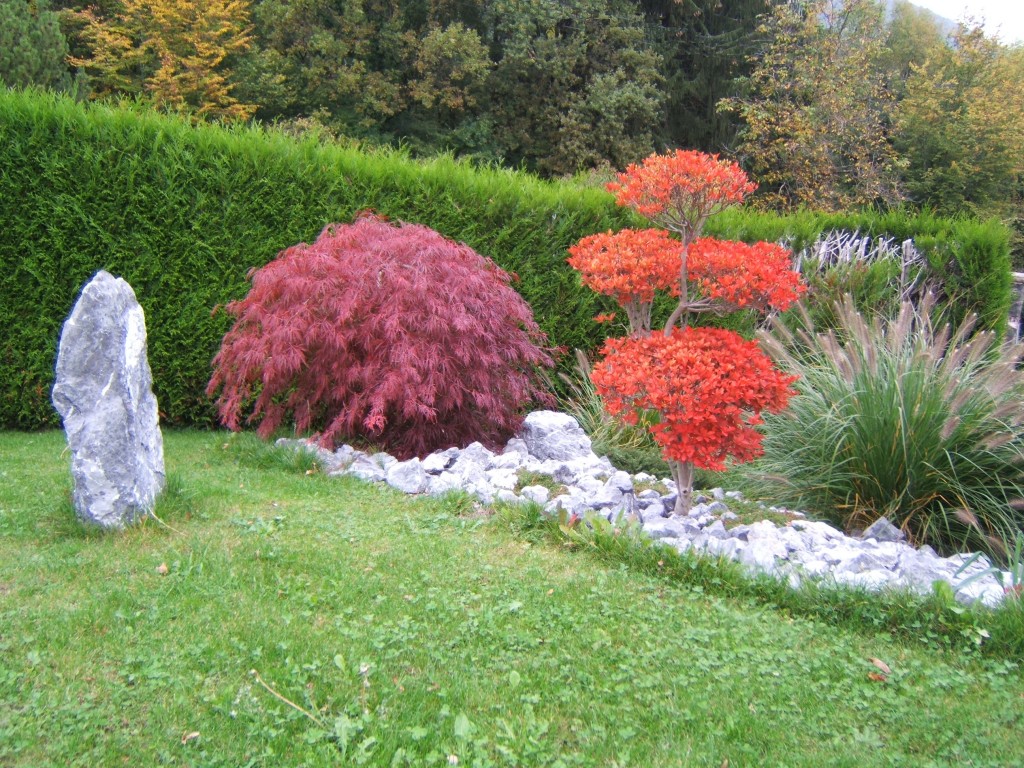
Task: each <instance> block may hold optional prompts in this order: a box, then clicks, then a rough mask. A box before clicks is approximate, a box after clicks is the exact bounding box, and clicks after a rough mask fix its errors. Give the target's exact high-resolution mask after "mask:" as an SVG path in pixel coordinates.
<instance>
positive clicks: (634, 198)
mask: <svg viewBox="0 0 1024 768" xmlns="http://www.w3.org/2000/svg"><path fill="white" fill-rule="evenodd" d="M618 179H619V180H618V181H617V182H611V183H610V184H608V187H607V188H608V191H610V192H613V193H614V194H615V201H616V202H617V203H618V204H619V205H623V206H629V207H631V208H635V209H636V210H637V211H638V212H639V213H641V214H642V215H644V216H646V217H647V218H649V219H652V220H655V221H657V222H658V223H660V224H662V225H664V226H665V227H667V228H668V229H671V230H674V231H676V232H679V233H680V234H682V235H683V241H684V242H685V243H689V241H690V240H691V239H692V238H693V237H696V236H697V235H698V234H699V233H700V230H701V228H702V227H703V225H704V222H705V221H706V220H707V218H708V216H711V215H712V214H715V213H718V212H719V211H721V210H723V209H725V208H727V207H729V206H730V205H735V204H737V203H741V202H743V199H744V198H745V197H746V196H747V195H749V194H750V193H751V192H753V191H754V190H755V189H756V188H757V185H756V184H754V183H753V182H752V181H750V180H749V179H748V178H747V175H746V173H744V172H743V169H742V168H740V167H739V166H738V165H737V164H736V163H734V162H731V161H729V160H720V159H719V158H718V155H709V154H707V153H705V152H697V151H694V150H682V149H677V150H676V151H675V152H673V153H669V154H666V155H658V154H654V155H651V156H650V157H648V158H646V159H645V160H644V161H643V163H641V164H640V165H637V164H636V163H633V164H632V165H630V166H628V167H627V168H626V170H625V171H624V172H623V173H620V174H619V175H618Z"/></svg>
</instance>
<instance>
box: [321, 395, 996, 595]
mask: <svg viewBox="0 0 1024 768" xmlns="http://www.w3.org/2000/svg"><path fill="white" fill-rule="evenodd" d="M581 434H582V431H581V430H580V429H579V426H578V425H577V424H576V422H575V420H573V419H572V418H571V417H569V416H567V415H565V414H555V413H552V412H550V411H545V412H540V413H539V415H538V414H531V415H530V416H529V417H527V419H526V423H525V424H524V427H523V430H522V432H520V434H519V435H518V436H517V437H515V438H513V439H512V440H510V441H509V444H508V445H507V446H506V448H505V450H504V451H503V452H502V453H500V454H494V453H492V452H491V451H489V450H487V449H486V448H484V447H483V446H481V445H480V444H479V443H474V444H472V445H470V446H468V447H466V448H464V449H462V450H460V449H458V448H449V449H447V450H445V451H439V452H437V453H434V454H431V455H430V456H427V457H425V458H424V459H423V460H422V462H419V461H417V460H413V461H412V462H403V463H402V464H395V463H394V459H392V458H391V457H389V456H387V455H386V454H383V455H382V454H377V455H376V456H375V457H374V458H373V459H371V458H370V457H369V456H367V455H366V454H362V453H361V452H359V451H354V452H353V449H351V448H349V447H348V446H343V447H342V448H341V449H339V451H338V462H337V466H338V469H337V470H336V471H337V472H338V473H347V474H354V475H357V476H359V477H363V478H366V479H375V480H384V479H385V477H384V474H385V472H384V470H382V469H381V467H382V466H384V465H388V463H389V461H390V463H391V469H390V470H388V471H387V473H386V474H387V481H388V482H389V483H390V484H391V485H394V486H396V487H399V484H398V483H397V482H396V480H397V479H398V477H399V476H400V473H401V476H402V477H404V476H405V474H404V473H406V472H410V473H413V474H414V477H413V479H412V480H410V481H409V483H408V486H407V487H408V491H409V492H410V493H418V492H426V493H431V494H437V493H444V492H445V491H448V490H452V489H456V488H458V489H462V490H465V491H467V492H469V493H471V494H474V495H475V496H477V498H479V499H480V500H481V501H482V502H484V503H491V502H492V501H494V500H500V501H504V502H526V501H531V502H535V503H539V504H543V505H544V508H545V510H546V511H547V513H548V514H551V515H559V514H563V513H564V514H566V515H569V516H576V517H580V518H583V519H585V520H586V519H591V516H600V517H602V518H604V519H606V520H609V521H617V520H627V521H633V522H634V523H635V524H637V525H640V526H641V527H642V530H643V531H644V532H645V533H646V534H647V535H648V536H649V537H650V538H652V539H656V540H658V541H659V543H660V544H662V545H664V546H671V547H674V548H675V549H677V550H678V551H680V552H685V551H688V550H692V551H694V552H698V553H704V554H707V555H711V556H715V557H728V558H731V559H734V560H737V561H738V562H740V563H742V564H743V565H744V566H745V567H747V568H749V569H750V570H751V571H756V572H759V573H768V574H771V575H773V576H776V577H777V578H780V579H783V580H785V581H786V582H787V583H788V584H790V585H792V586H794V587H795V586H798V585H799V584H800V583H801V582H803V581H804V580H807V579H813V580H815V581H817V582H818V583H819V584H822V585H825V586H828V585H830V584H831V585H848V586H853V587H858V588H863V589H867V590H871V591H878V590H883V589H903V590H910V591H914V592H918V593H922V594H927V593H930V592H931V591H932V584H933V582H935V581H936V580H943V581H946V582H948V583H950V584H951V585H952V586H953V590H954V593H955V595H956V597H957V599H958V600H960V601H962V602H975V601H981V602H982V603H984V604H985V605H995V604H997V603H999V602H1000V601H1001V600H1002V599H1003V597H1004V594H1005V593H1004V590H1003V587H1002V584H1001V583H1000V578H1001V579H1002V580H1003V581H1004V582H1005V581H1006V577H1007V576H1008V574H1005V573H1000V574H998V577H997V573H995V572H988V573H985V571H986V569H990V571H991V566H990V564H989V563H988V561H987V560H985V559H984V558H980V559H977V560H975V561H974V562H972V564H971V565H970V566H969V567H968V568H966V569H963V570H962V571H960V569H961V566H962V565H963V564H964V563H965V562H966V561H967V559H968V556H966V555H956V556H954V557H950V558H942V557H939V556H938V555H937V554H936V553H935V552H934V551H933V550H932V549H931V548H930V547H921V548H919V549H915V548H914V547H912V546H910V545H909V544H907V543H906V540H905V538H904V536H903V534H902V532H901V531H900V530H899V529H898V528H896V527H895V526H893V525H892V524H891V523H889V521H887V520H885V519H884V518H882V519H880V520H878V521H877V522H876V523H874V524H873V525H871V526H870V527H869V528H868V529H867V531H865V532H864V534H863V537H862V538H854V537H851V536H847V535H846V534H844V533H843V532H842V531H840V530H837V529H836V528H834V527H833V526H831V525H829V524H828V523H825V522H821V521H814V520H807V519H804V517H803V515H802V513H800V512H796V511H794V510H781V509H779V508H776V507H766V508H765V509H766V510H770V511H774V512H782V511H784V512H786V513H787V515H788V516H789V517H791V518H795V519H793V520H792V521H791V522H790V523H789V524H788V525H785V526H776V525H775V524H774V523H772V522H770V521H768V520H761V521H758V522H755V523H752V524H750V525H733V526H732V527H729V526H728V525H727V523H731V522H732V521H733V520H735V519H736V515H735V514H734V513H733V512H732V510H731V509H730V508H729V504H730V502H733V501H743V496H742V494H741V493H739V492H736V491H723V490H722V489H721V488H714V489H712V490H710V491H705V492H703V493H702V494H699V495H695V503H694V505H693V507H692V508H691V509H690V513H689V515H687V516H675V515H672V514H671V510H672V509H673V507H674V502H675V485H674V484H673V483H672V481H671V480H667V479H664V480H661V481H660V486H662V487H664V488H665V489H666V493H663V494H662V493H659V492H658V491H656V490H653V489H646V490H642V491H640V492H639V493H634V489H635V488H636V486H637V485H639V484H641V483H647V484H649V483H650V482H651V481H652V480H655V478H652V477H651V476H650V475H635V476H630V475H629V474H628V473H626V472H621V471H617V470H616V469H615V467H613V466H612V465H611V463H610V462H609V461H608V459H607V458H601V457H598V456H595V455H594V454H593V452H592V451H591V449H590V443H589V440H587V441H586V443H584V442H583V441H582V440H581V439H580V435H581ZM584 437H585V436H584ZM353 456H354V458H353ZM383 457H386V458H383ZM414 464H415V466H417V467H418V468H417V469H416V470H412V469H407V468H406V467H407V466H413V465H414ZM368 467H375V468H376V471H375V472H371V471H367V468H368ZM520 471H524V472H529V473H531V474H542V475H547V476H550V477H551V479H552V481H553V482H554V483H557V484H558V485H562V486H564V487H565V492H564V493H563V492H559V493H558V494H556V495H554V496H553V497H551V496H550V495H549V492H548V489H547V488H545V487H543V486H539V485H527V486H525V487H522V488H520V489H519V490H518V492H517V491H516V490H515V489H516V486H517V483H513V479H514V478H516V476H517V474H518V473H519V472H520ZM420 472H423V473H424V476H425V477H426V478H427V482H426V485H425V488H421V484H420V474H419V473H420ZM958 571H960V572H959V573H958ZM974 575H978V578H974V579H972V578H971V577H972V576H974Z"/></svg>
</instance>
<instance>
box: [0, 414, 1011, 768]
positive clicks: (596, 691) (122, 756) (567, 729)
mask: <svg viewBox="0 0 1024 768" xmlns="http://www.w3.org/2000/svg"><path fill="white" fill-rule="evenodd" d="M165 441H166V457H167V467H168V471H169V473H170V475H171V477H172V480H173V481H174V486H173V487H174V488H176V489H177V490H176V493H175V494H173V495H172V497H171V498H169V499H168V501H167V503H166V504H164V505H163V506H162V508H161V510H160V513H161V517H162V520H163V522H164V523H165V525H161V524H158V523H156V522H154V521H148V522H147V523H146V524H144V525H141V526H138V527H135V528H133V529H131V530H128V531H126V532H123V533H120V534H116V535H111V534H99V533H96V532H94V531H89V530H86V529H84V528H82V527H81V526H80V525H78V524H77V523H76V522H75V521H74V519H73V515H72V513H71V511H70V506H69V502H68V491H69V487H70V477H69V472H68V468H67V465H68V457H67V455H66V453H63V451H64V448H65V445H64V437H63V434H62V433H60V432H53V433H45V434H16V433H0V766H4V768H7V766H44V765H60V766H65V765H87V766H105V765H132V766H135V765H195V766H232V768H238V767H240V766H299V765H307V766H319V765H325V766H326V765H350V764H351V765H374V766H404V765H409V766H431V765H438V766H447V765H454V764H458V765H463V766H575V765H580V766H616V767H620V766H639V767H641V768H651V767H655V766H657V767H662V766H665V767H670V766H712V767H713V768H720V767H721V766H729V768H737V767H738V766H826V765H827V766H876V765H877V766H896V765H906V766H940V765H949V766H1000V768H1006V767H1007V766H1015V765H1024V743H1022V740H1021V738H1020V732H1021V728H1022V722H1021V720H1022V713H1024V680H1022V674H1021V671H1020V668H1019V667H1018V665H1017V663H1015V662H1014V661H1009V660H1006V659H1001V660H1000V659H996V660H984V659H981V658H979V657H977V656H964V655H960V654H958V653H957V652H954V651H948V650H947V651H943V650H941V649H939V648H938V647H935V646H929V645H927V644H924V643H922V642H920V641H919V640H915V639H908V640H906V641H898V640H894V639H893V638H892V637H890V636H889V635H882V634H876V633H873V632H872V631H870V630H868V629H865V630H864V631H851V630H850V629H843V628H837V627H836V626H834V625H830V624H826V623H823V622H816V621H810V620H804V619H799V618H793V617H792V616H790V615H789V614H787V613H783V612H781V611H777V610H774V609H772V608H770V607H766V606H765V605H763V604H762V603H760V602H757V601H755V600H753V599H747V598H743V599H738V598H731V597H728V596H721V593H719V594H718V595H717V596H716V595H714V594H712V592H711V591H710V590H708V591H702V590H701V589H700V588H699V587H687V586H685V585H682V584H680V583H678V582H676V581H673V580H670V579H668V578H664V577H660V576H658V575H647V574H645V573H643V572H640V571H638V570H637V569H631V568H628V567H626V566H625V565H623V564H617V563H611V564H609V563H607V562H602V561H600V560H598V559H596V558H593V557H589V556H587V555H585V554H580V553H577V552H569V551H562V549H560V548H559V547H557V546H552V545H548V544H531V543H529V541H527V540H525V539H523V538H521V537H518V536H517V535H515V534H514V533H513V532H512V531H511V530H510V528H509V526H508V525H503V524H501V521H500V519H495V518H491V517H488V516H487V515H486V514H483V513H481V512H480V511H478V510H476V509H474V507H473V505H471V504H469V503H467V502H466V499H465V498H464V497H460V496H454V497H449V498H446V499H425V498H409V497H406V496H404V495H402V494H400V493H397V492H393V491H391V490H390V489H387V488H383V487H375V486H371V485H367V484H363V483H361V482H358V481H354V480H350V479H338V480H334V479H327V478H325V477H323V476H321V475H319V474H312V475H307V474H305V473H304V472H303V471H302V470H301V469H298V470H296V469H291V470H289V469H288V468H286V467H284V466H283V465H273V464H272V465H270V466H268V467H266V468H263V469H259V468H257V467H256V464H255V462H254V461H253V459H251V458H245V456H244V454H243V453H242V451H240V450H237V449H236V448H235V447H234V446H235V445H237V444H238V442H239V441H236V440H234V439H233V438H231V437H229V436H227V435H225V434H224V433H217V434H214V433H194V432H186V433H177V432H169V433H165ZM226 445H227V446H229V447H228V448H225V446H226ZM871 659H878V660H881V661H882V662H884V663H885V664H886V665H888V666H889V667H890V668H891V674H889V675H887V676H886V675H882V674H881V671H880V668H879V667H878V666H876V665H875V664H873V663H872V661H871ZM881 677H885V678H886V679H884V680H881V679H874V678H881Z"/></svg>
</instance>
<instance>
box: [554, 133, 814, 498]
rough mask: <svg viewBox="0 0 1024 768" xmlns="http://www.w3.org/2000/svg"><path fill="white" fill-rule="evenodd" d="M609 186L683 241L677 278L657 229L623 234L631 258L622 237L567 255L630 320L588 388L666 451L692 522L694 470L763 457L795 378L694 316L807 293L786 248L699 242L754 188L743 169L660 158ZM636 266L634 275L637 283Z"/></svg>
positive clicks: (703, 159) (779, 303) (784, 301)
mask: <svg viewBox="0 0 1024 768" xmlns="http://www.w3.org/2000/svg"><path fill="white" fill-rule="evenodd" d="M608 189H609V190H610V191H612V192H614V193H615V195H616V202H617V203H618V204H619V205H622V206H629V207H632V208H636V209H637V210H638V211H639V212H640V213H642V214H644V215H646V216H649V217H650V218H651V219H653V220H655V221H657V222H659V223H661V224H663V225H664V226H666V227H667V228H668V229H670V230H672V231H673V232H674V233H676V234H677V235H679V237H680V241H679V242H678V244H677V245H676V247H675V249H674V250H675V259H674V260H675V262H676V269H675V270H672V269H670V268H667V267H669V264H668V262H669V261H670V260H671V256H670V254H671V249H670V248H669V247H668V245H667V243H670V242H673V241H672V240H671V238H665V237H663V238H661V239H657V238H654V237H652V236H651V235H649V234H646V233H648V232H649V230H643V231H641V232H640V233H636V232H632V231H627V232H625V233H624V235H622V237H624V238H625V239H626V241H627V242H628V243H629V244H630V246H631V250H632V251H633V252H627V256H628V257H629V258H628V260H624V259H623V258H622V255H621V253H620V249H615V248H608V247H607V244H606V243H607V241H608V240H613V239H614V236H608V237H606V238H603V239H602V238H588V239H585V240H583V241H581V242H580V243H579V244H578V245H576V246H575V248H574V249H572V250H571V252H572V256H571V257H570V259H569V262H570V263H572V264H574V265H576V266H577V268H579V269H581V271H582V273H583V281H584V283H586V284H588V285H595V286H596V287H597V288H599V289H601V290H604V291H605V292H608V293H611V295H613V296H614V297H615V298H616V299H617V300H618V301H619V303H620V305H622V306H623V307H624V308H625V309H626V313H627V316H628V317H629V324H630V335H629V337H627V338H625V339H609V340H608V341H607V342H605V345H604V347H603V348H602V350H601V351H602V355H603V357H602V359H601V360H600V361H599V362H598V363H597V365H595V366H594V369H593V371H592V373H591V379H592V380H593V383H594V389H595V392H596V394H597V395H599V396H600V397H601V398H602V399H603V400H604V403H605V406H606V407H607V409H608V412H609V413H610V414H611V415H612V416H617V417H620V418H621V419H622V420H623V421H625V422H626V423H627V424H640V423H642V424H644V425H645V426H646V427H647V428H648V429H649V431H650V433H651V436H652V437H653V438H654V440H655V442H657V443H658V445H660V446H661V448H662V455H663V456H664V458H665V460H666V461H667V462H668V465H669V467H670V469H671V471H672V477H673V479H674V480H675V483H676V487H677V490H678V495H677V498H676V513H677V514H686V513H687V512H688V511H689V508H690V498H691V495H692V492H693V482H694V470H695V469H696V468H701V469H710V470H716V469H724V467H725V461H726V459H727V458H730V457H731V458H733V459H734V460H736V461H741V462H742V461H749V460H751V459H753V458H754V457H756V456H757V455H758V454H759V453H760V443H761V435H760V433H759V432H758V431H757V430H756V429H755V427H756V426H757V425H758V424H760V423H761V418H760V414H761V411H763V410H770V411H778V410H781V409H782V408H784V407H785V406H786V401H787V399H788V397H789V394H790V389H789V385H790V384H791V383H792V381H793V379H792V377H789V376H786V375H784V374H782V373H781V372H779V371H777V370H775V369H774V368H773V367H772V363H771V361H770V360H769V359H768V358H767V357H766V356H765V355H764V353H763V352H761V351H760V350H759V349H758V348H757V344H756V343H753V342H749V341H745V340H744V339H743V337H742V336H740V335H739V334H738V333H736V332H735V331H732V330H726V329H722V328H708V327H704V328H693V327H690V325H689V323H690V319H691V316H694V315H696V314H697V313H702V312H715V313H719V314H727V313H729V312H733V311H736V310H738V309H741V308H745V307H750V308H756V309H759V310H761V311H764V312H767V311H769V310H773V309H777V310H785V309H787V308H788V307H789V306H790V305H791V304H792V303H793V302H795V301H796V300H797V298H799V296H800V293H801V292H802V290H803V286H802V285H801V283H800V277H799V275H798V274H797V273H796V272H794V271H793V270H792V267H791V263H790V259H789V252H788V251H787V250H786V249H784V248H782V247H780V246H778V245H775V244H773V243H756V244H754V245H752V246H751V245H747V244H745V243H730V242H723V241H719V240H715V239H712V238H704V239H699V237H700V235H701V233H702V231H703V230H704V227H705V225H706V224H707V221H708V218H709V217H710V216H711V215H713V214H715V213H719V212H721V211H723V210H724V209H726V208H727V207H729V206H730V205H735V204H737V203H740V202H742V200H743V198H744V197H746V196H747V195H749V194H750V193H751V192H753V191H754V189H755V185H754V184H752V183H751V182H750V181H749V179H748V178H747V176H746V174H744V173H743V171H742V169H740V168H739V166H737V165H736V164H735V163H732V162H729V161H725V160H721V159H719V158H718V157H717V156H715V155H708V154H705V153H702V152H696V151H687V152H684V151H682V150H677V151H676V152H674V153H669V154H666V155H652V156H650V157H648V158H646V159H645V160H644V161H643V163H640V164H633V165H630V166H629V168H627V169H626V170H625V171H624V172H623V173H620V174H619V175H618V180H617V181H615V182H611V183H609V184H608ZM638 235H642V236H644V237H642V238H640V237H638ZM645 247H650V248H651V253H649V254H646V258H638V255H637V253H635V252H636V251H639V252H641V253H642V251H643V249H644V248H645ZM631 265H636V266H637V267H638V269H637V270H636V272H635V273H633V274H630V272H629V271H628V267H629V266H631ZM624 267H625V269H624ZM673 272H675V273H676V274H675V275H674V276H673V274H672V273H673ZM609 275H610V276H611V277H612V278H613V280H612V281H611V285H612V286H614V290H608V286H609V281H607V280H606V279H601V280H598V279H595V278H596V277H600V278H605V277H606V276H609ZM669 280H670V281H671V282H668V281H669ZM691 281H692V282H693V287H694V288H695V289H696V290H695V291H694V295H691V293H690V283H691ZM634 282H635V285H633V283H634ZM659 288H660V289H663V290H667V291H668V292H669V293H670V294H671V295H672V296H674V297H678V303H677V305H676V308H675V309H674V310H673V311H672V313H671V314H670V315H669V317H668V320H667V321H666V323H665V329H664V332H663V333H661V334H656V335H653V336H652V335H651V323H650V319H651V318H650V306H651V298H652V297H653V293H654V291H655V290H657V289H659ZM641 299H647V301H646V302H641ZM677 326H678V327H677Z"/></svg>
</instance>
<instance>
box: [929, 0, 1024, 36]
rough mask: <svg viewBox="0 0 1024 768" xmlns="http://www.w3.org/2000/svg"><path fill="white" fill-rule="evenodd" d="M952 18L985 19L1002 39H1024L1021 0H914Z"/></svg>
mask: <svg viewBox="0 0 1024 768" xmlns="http://www.w3.org/2000/svg"><path fill="white" fill-rule="evenodd" d="M911 2H912V3H913V4H914V5H919V6H921V7H922V8H927V9H928V10H930V11H934V12H935V13H937V14H939V16H945V17H946V18H947V19H950V20H951V21H960V20H961V19H963V18H964V17H965V16H971V17H973V18H975V19H977V20H981V19H984V20H985V32H986V33H988V34H990V35H993V36H995V37H998V38H999V39H1000V40H1001V41H1002V42H1003V43H1006V44H1007V45H1011V44H1013V43H1024V2H1022V1H1021V0H911Z"/></svg>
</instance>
